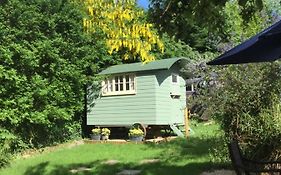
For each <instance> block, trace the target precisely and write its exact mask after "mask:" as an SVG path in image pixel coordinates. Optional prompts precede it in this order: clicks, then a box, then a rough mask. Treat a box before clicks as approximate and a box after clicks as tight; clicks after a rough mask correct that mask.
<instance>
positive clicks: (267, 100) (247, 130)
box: [210, 62, 281, 159]
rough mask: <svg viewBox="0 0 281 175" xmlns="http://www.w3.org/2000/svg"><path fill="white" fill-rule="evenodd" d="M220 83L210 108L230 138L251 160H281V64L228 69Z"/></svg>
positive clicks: (224, 71)
mask: <svg viewBox="0 0 281 175" xmlns="http://www.w3.org/2000/svg"><path fill="white" fill-rule="evenodd" d="M219 80H220V82H222V83H223V84H222V85H221V86H218V87H217V89H216V90H215V91H214V93H213V95H214V96H212V98H211V99H210V105H211V106H212V111H213V112H214V114H215V116H216V117H217V119H218V121H220V122H221V123H222V127H223V129H224V130H225V133H226V135H227V136H228V138H237V139H238V140H239V141H240V142H241V143H244V146H245V149H246V151H247V153H248V155H249V156H251V157H254V158H257V159H278V158H279V159H280V158H281V156H280V155H281V154H280V152H281V150H280V144H281V142H280V139H279V138H280V136H281V130H280V126H279V124H280V120H281V115H280V112H281V111H280V93H281V88H280V87H281V86H280V85H281V84H280V83H281V81H280V80H281V74H280V62H275V63H267V64H266V63H264V64H250V65H242V66H238V65H235V66H229V67H227V68H224V69H222V70H221V71H220V78H219Z"/></svg>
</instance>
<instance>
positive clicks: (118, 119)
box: [87, 58, 186, 136]
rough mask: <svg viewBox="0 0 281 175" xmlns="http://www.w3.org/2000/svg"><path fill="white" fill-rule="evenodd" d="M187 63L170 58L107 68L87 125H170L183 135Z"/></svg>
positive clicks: (184, 60) (90, 110) (180, 59)
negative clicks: (184, 72)
mask: <svg viewBox="0 0 281 175" xmlns="http://www.w3.org/2000/svg"><path fill="white" fill-rule="evenodd" d="M185 63H186V59H184V58H171V59H163V60H157V61H153V62H150V63H147V64H143V63H133V64H123V65H115V66H111V67H109V68H107V69H105V70H104V71H102V72H101V73H100V75H104V77H105V78H104V81H103V82H102V85H101V91H100V94H99V96H98V98H96V99H95V100H94V101H92V102H90V105H88V109H87V111H88V112H87V125H94V126H101V127H103V126H104V127H105V126H106V127H124V126H125V127H127V126H132V125H133V124H135V123H141V124H143V125H144V126H169V127H171V129H173V130H174V131H175V132H176V133H177V134H178V135H180V136H182V133H181V132H179V130H178V129H177V128H176V126H178V125H183V124H184V109H185V107H186V90H185V89H186V88H185V80H184V78H183V77H182V76H181V73H180V69H181V67H182V66H183V65H184V64H185Z"/></svg>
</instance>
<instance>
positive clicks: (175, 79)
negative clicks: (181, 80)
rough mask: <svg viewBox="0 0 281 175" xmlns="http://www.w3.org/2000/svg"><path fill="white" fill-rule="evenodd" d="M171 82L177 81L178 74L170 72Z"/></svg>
mask: <svg viewBox="0 0 281 175" xmlns="http://www.w3.org/2000/svg"><path fill="white" fill-rule="evenodd" d="M172 82H173V83H177V82H178V76H177V75H175V74H172Z"/></svg>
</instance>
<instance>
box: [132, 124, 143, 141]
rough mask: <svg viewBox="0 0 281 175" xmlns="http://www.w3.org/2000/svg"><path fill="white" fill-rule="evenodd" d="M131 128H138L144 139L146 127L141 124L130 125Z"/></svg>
mask: <svg viewBox="0 0 281 175" xmlns="http://www.w3.org/2000/svg"><path fill="white" fill-rule="evenodd" d="M132 128H140V129H141V130H142V131H143V137H144V138H145V136H146V127H145V125H143V124H142V123H134V124H133V125H132Z"/></svg>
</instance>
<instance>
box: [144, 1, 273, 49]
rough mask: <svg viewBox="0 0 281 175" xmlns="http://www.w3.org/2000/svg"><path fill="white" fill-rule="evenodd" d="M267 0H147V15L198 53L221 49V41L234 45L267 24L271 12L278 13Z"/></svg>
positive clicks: (163, 29) (222, 43) (162, 30)
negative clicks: (148, 7) (148, 0)
mask: <svg viewBox="0 0 281 175" xmlns="http://www.w3.org/2000/svg"><path fill="white" fill-rule="evenodd" d="M269 1H270V0H264V1H262V0H257V1H254V0H253V1H252V0H248V1H247V0H235V1H227V0H224V1H214V0H210V1H207V0H206V1H183V0H151V8H150V9H149V17H150V19H151V21H153V22H154V23H155V24H156V26H157V27H158V28H159V30H160V31H161V32H164V33H165V32H166V33H168V34H169V35H170V36H175V37H176V38H177V39H180V40H182V41H183V42H185V43H187V44H188V45H190V46H191V47H192V48H193V49H196V50H198V51H199V52H200V53H202V52H206V51H211V52H216V51H217V49H219V51H222V50H221V48H220V47H221V46H222V45H225V43H229V42H231V45H230V47H231V46H234V45H235V44H237V43H238V42H239V41H240V42H241V40H244V39H246V38H248V37H249V36H251V35H253V34H254V32H256V31H259V30H257V29H262V28H265V26H269V25H270V24H271V23H272V21H271V20H270V19H271V18H272V17H271V16H272V14H273V13H272V12H274V14H277V12H278V7H276V8H274V7H273V6H272V5H271V4H270V3H269ZM275 3H276V2H275ZM233 42H234V43H233ZM218 45H219V48H217V46H218Z"/></svg>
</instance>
